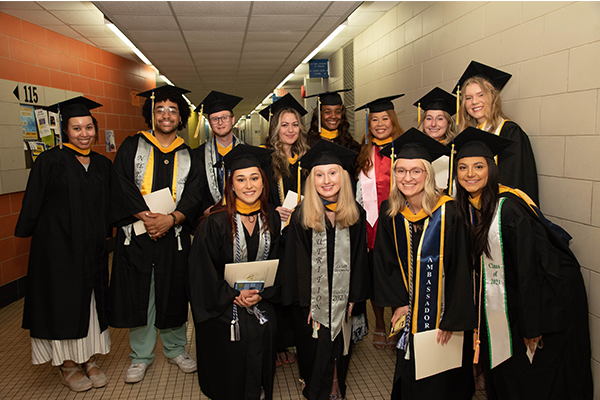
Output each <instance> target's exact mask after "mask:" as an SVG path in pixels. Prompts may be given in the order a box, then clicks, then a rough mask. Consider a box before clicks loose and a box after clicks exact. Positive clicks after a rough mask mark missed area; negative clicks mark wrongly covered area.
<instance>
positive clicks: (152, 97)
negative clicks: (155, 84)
mask: <svg viewBox="0 0 600 400" xmlns="http://www.w3.org/2000/svg"><path fill="white" fill-rule="evenodd" d="M150 99H151V100H152V111H151V112H152V134H153V135H154V90H152V95H151V96H150Z"/></svg>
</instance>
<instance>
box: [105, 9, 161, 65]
mask: <svg viewBox="0 0 600 400" xmlns="http://www.w3.org/2000/svg"><path fill="white" fill-rule="evenodd" d="M104 21H105V23H106V26H108V28H109V29H110V30H111V31H113V32H114V34H115V35H117V36H118V37H119V39H121V40H122V41H123V43H125V44H126V45H127V47H129V48H130V49H131V50H133V52H134V53H135V54H136V55H137V56H138V57H139V58H140V60H142V61H143V62H144V64H146V65H152V63H151V62H150V60H148V58H147V57H146V56H145V55H144V54H143V53H142V52H141V51H140V50H139V49H138V48H137V47H135V45H134V44H133V43H131V40H129V39H128V38H127V36H125V35H124V34H123V32H121V31H120V30H119V28H117V27H116V26H115V24H113V23H112V22H110V21H108V20H107V19H106V17H105V19H104Z"/></svg>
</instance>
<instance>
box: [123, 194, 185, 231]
mask: <svg viewBox="0 0 600 400" xmlns="http://www.w3.org/2000/svg"><path fill="white" fill-rule="evenodd" d="M144 200H145V201H146V205H147V206H148V208H149V209H150V211H151V212H153V213H160V214H165V215H167V214H170V213H172V212H173V211H175V208H176V205H175V202H174V201H173V196H172V195H171V190H169V188H163V189H160V190H157V191H156V192H152V193H148V194H147V195H145V196H144ZM133 230H134V231H135V235H136V236H139V235H141V234H142V233H146V226H145V225H144V221H142V220H139V221H136V222H134V224H133Z"/></svg>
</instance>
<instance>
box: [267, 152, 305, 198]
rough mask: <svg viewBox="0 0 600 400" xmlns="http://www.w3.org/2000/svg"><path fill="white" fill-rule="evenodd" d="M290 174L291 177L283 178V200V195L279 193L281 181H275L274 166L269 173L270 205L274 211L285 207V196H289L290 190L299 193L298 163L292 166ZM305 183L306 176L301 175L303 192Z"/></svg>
mask: <svg viewBox="0 0 600 400" xmlns="http://www.w3.org/2000/svg"><path fill="white" fill-rule="evenodd" d="M290 173H291V175H290V176H289V177H282V181H283V198H281V194H280V192H279V180H278V179H275V173H274V172H273V168H272V166H271V168H269V170H268V171H267V174H268V177H269V204H270V205H272V206H273V208H274V209H275V208H277V207H281V206H282V205H283V201H284V200H285V196H286V195H287V192H288V190H291V191H292V192H295V193H298V162H296V163H294V164H290ZM304 181H306V176H305V174H303V173H301V174H300V190H301V191H302V189H303V188H304Z"/></svg>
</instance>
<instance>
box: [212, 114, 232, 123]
mask: <svg viewBox="0 0 600 400" xmlns="http://www.w3.org/2000/svg"><path fill="white" fill-rule="evenodd" d="M229 118H231V115H228V116H226V117H212V118H210V122H212V123H213V124H218V123H219V121H221V122H222V123H225V122H227V121H229Z"/></svg>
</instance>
